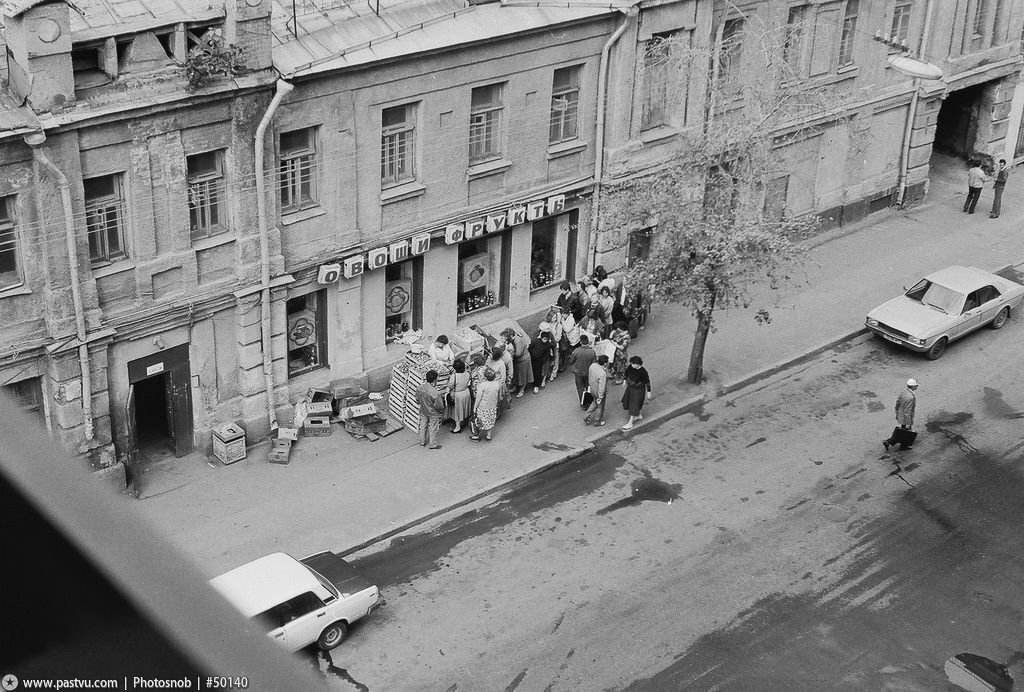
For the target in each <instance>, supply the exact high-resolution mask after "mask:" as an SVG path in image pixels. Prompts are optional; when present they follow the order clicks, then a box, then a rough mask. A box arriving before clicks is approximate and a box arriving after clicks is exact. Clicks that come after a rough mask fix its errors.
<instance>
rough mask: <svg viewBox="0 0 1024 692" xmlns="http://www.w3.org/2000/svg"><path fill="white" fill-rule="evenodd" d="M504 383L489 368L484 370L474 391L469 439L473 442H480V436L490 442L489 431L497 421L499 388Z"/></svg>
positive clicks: (499, 397)
mask: <svg viewBox="0 0 1024 692" xmlns="http://www.w3.org/2000/svg"><path fill="white" fill-rule="evenodd" d="M503 385H504V382H502V381H501V380H499V379H498V376H497V373H495V372H494V371H493V370H491V369H490V368H487V369H486V370H484V379H483V382H481V383H480V386H479V387H478V388H477V391H476V401H474V402H473V422H472V424H471V425H472V429H473V434H472V435H470V436H469V439H471V440H473V441H474V442H478V441H479V440H480V435H483V436H484V437H485V439H486V440H487V441H488V442H490V441H491V431H492V430H493V429H494V425H495V423H496V422H497V421H498V402H499V401H500V400H501V388H502V386H503Z"/></svg>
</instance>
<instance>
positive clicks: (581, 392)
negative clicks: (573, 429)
mask: <svg viewBox="0 0 1024 692" xmlns="http://www.w3.org/2000/svg"><path fill="white" fill-rule="evenodd" d="M560 289H561V293H560V294H559V296H558V299H557V300H556V302H555V304H554V305H552V306H551V308H550V309H549V311H548V313H547V315H546V316H545V318H544V320H543V321H542V322H541V323H540V325H539V326H538V329H537V333H536V335H535V336H533V337H532V338H531V337H528V336H526V335H524V334H521V333H519V332H517V331H516V330H515V329H512V328H511V327H509V328H507V329H505V330H504V331H502V332H501V334H500V335H499V338H498V339H497V341H496V343H495V345H494V346H493V347H491V348H490V349H489V350H486V351H485V352H483V353H475V354H473V355H472V356H470V357H469V358H467V359H462V358H456V357H455V354H454V353H453V351H452V348H451V346H450V344H449V340H448V337H447V336H445V335H443V334H442V335H440V336H438V337H437V338H436V339H435V340H434V343H432V344H431V345H430V346H429V347H428V348H427V354H428V355H429V356H430V357H431V358H432V359H434V360H436V361H438V362H440V363H443V364H445V365H448V366H450V367H452V368H453V370H454V374H453V375H452V378H451V380H450V383H449V392H448V394H447V395H446V396H444V397H443V402H442V404H441V405H439V404H438V402H437V400H436V399H435V398H434V396H432V393H431V392H424V393H423V396H422V397H420V400H421V413H422V414H423V415H422V418H424V419H428V420H429V422H428V423H427V424H426V425H425V426H423V427H424V428H425V429H424V430H421V444H423V445H424V446H429V447H430V448H431V449H437V448H439V447H440V445H439V444H438V443H437V442H436V440H435V439H434V438H435V435H436V430H437V427H435V426H436V425H437V421H440V420H450V421H451V423H452V427H451V433H453V434H458V433H461V432H462V431H463V430H465V429H466V428H469V430H470V436H469V438H470V439H471V440H473V441H480V440H486V441H491V440H492V439H493V436H494V430H495V427H496V425H497V421H498V419H499V417H500V415H501V414H502V412H503V411H506V410H508V409H510V408H511V407H512V400H513V399H519V398H522V397H523V396H524V395H525V394H526V393H527V391H528V390H530V389H532V391H533V393H534V394H539V393H540V391H541V390H542V389H544V388H545V387H546V386H547V385H548V384H549V383H551V382H553V381H554V380H555V378H557V377H558V375H559V374H560V373H563V372H565V371H566V370H568V371H570V372H571V373H572V375H573V377H574V379H575V384H576V395H577V401H578V402H579V404H580V406H581V407H582V408H583V409H584V410H585V411H586V415H585V417H584V423H585V424H586V425H594V426H604V425H606V424H607V421H606V420H605V404H606V402H607V399H608V396H609V393H610V391H611V387H612V386H622V385H624V388H623V392H622V397H621V404H622V407H623V410H624V411H625V412H626V413H627V414H628V420H627V422H626V423H625V425H623V426H622V429H623V430H630V429H632V428H633V426H634V425H635V423H636V421H638V420H640V419H642V418H643V415H642V413H641V410H642V408H643V405H644V403H645V402H646V401H649V400H650V399H652V398H653V395H652V393H651V381H650V377H649V376H648V374H647V371H646V370H645V369H644V367H643V359H641V358H640V357H639V356H631V355H630V354H629V347H630V344H631V343H632V341H633V340H634V339H636V338H637V337H638V335H639V332H640V331H641V330H642V329H643V328H644V326H645V322H646V317H647V310H646V303H645V301H644V299H643V295H642V293H641V292H629V291H627V290H626V288H625V287H624V286H623V285H622V284H621V283H618V284H617V282H616V281H615V279H614V278H612V277H609V276H608V274H607V272H605V271H604V269H603V268H602V267H597V268H596V269H595V271H594V275H593V276H590V277H582V278H580V279H579V280H578V281H577V282H575V283H574V284H573V283H570V282H568V281H563V282H562V284H561V286H560ZM595 346H597V347H598V349H599V350H600V351H601V353H598V350H596V349H595ZM435 377H436V376H435Z"/></svg>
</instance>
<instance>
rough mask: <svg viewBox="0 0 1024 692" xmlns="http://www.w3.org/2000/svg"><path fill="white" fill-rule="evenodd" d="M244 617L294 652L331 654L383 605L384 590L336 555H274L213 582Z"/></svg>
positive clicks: (227, 573)
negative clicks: (358, 623) (353, 626)
mask: <svg viewBox="0 0 1024 692" xmlns="http://www.w3.org/2000/svg"><path fill="white" fill-rule="evenodd" d="M210 585H211V586H213V588H214V589H216V590H217V591H218V592H220V594H221V595H223V596H224V598H226V599H227V600H228V601H229V602H230V603H231V604H232V605H233V606H235V608H237V609H238V610H239V611H240V612H241V613H242V615H244V616H245V617H247V618H252V619H253V620H254V621H256V622H258V623H260V624H261V626H262V627H263V628H264V629H266V631H267V636H269V637H270V638H271V639H273V640H275V641H277V642H279V643H281V644H282V645H283V646H285V647H286V648H288V649H289V650H291V651H297V650H299V649H301V648H302V647H304V646H308V645H309V644H312V643H313V642H316V644H317V646H319V647H320V648H321V649H322V650H324V651H328V650H330V649H333V648H334V647H336V646H338V644H341V642H342V640H343V639H344V638H345V635H346V634H348V628H349V626H350V625H351V624H352V623H354V622H355V621H356V620H359V619H360V618H362V617H365V616H367V615H369V614H370V613H372V612H373V611H374V610H376V609H377V608H379V607H380V606H382V605H384V599H383V598H381V595H380V590H379V589H378V588H377V587H376V586H374V585H373V584H371V583H370V582H369V581H367V580H366V579H365V578H364V577H363V576H362V575H360V574H359V573H358V572H356V570H355V569H354V568H353V567H352V566H351V565H350V564H348V563H347V562H345V561H344V560H343V559H341V558H340V557H338V556H337V555H335V554H334V553H331V552H322V553H317V554H316V555H310V556H309V557H305V558H302V559H301V560H296V559H295V558H293V557H292V556H291V555H286V554H285V553H271V554H270V555H266V556H264V557H261V558H259V559H257V560H253V561H252V562H247V563H246V564H244V565H242V566H241V567H236V568H235V569H233V570H231V571H230V572H225V573H224V574H222V575H220V576H219V577H215V578H213V579H211V580H210Z"/></svg>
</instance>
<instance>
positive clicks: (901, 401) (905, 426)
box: [882, 377, 917, 452]
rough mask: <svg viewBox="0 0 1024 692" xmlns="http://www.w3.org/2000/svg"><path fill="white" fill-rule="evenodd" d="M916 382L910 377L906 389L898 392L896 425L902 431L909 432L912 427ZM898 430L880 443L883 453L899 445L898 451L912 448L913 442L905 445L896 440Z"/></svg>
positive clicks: (915, 401)
mask: <svg viewBox="0 0 1024 692" xmlns="http://www.w3.org/2000/svg"><path fill="white" fill-rule="evenodd" d="M916 391H917V380H915V379H914V378H913V377H911V378H910V379H909V380H907V388H906V389H904V390H903V391H902V392H900V395H899V397H898V398H897V399H896V407H895V408H896V423H897V424H898V425H899V426H900V429H902V430H910V429H911V428H913V427H914V408H915V407H916V406H917V394H915V392H916ZM897 433H898V430H893V435H892V437H890V438H889V439H887V440H883V441H882V446H883V447H885V451H887V452H888V451H889V447H891V446H893V445H896V444H899V446H900V449H910V448H911V447H912V446H913V442H912V441H911V443H910V444H907V443H906V442H905V441H903V440H899V439H896V438H897V437H900V436H899V435H898V434H897Z"/></svg>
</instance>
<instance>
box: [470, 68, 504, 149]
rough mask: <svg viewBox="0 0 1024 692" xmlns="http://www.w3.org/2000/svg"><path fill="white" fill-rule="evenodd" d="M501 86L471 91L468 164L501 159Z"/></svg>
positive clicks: (495, 85) (478, 88)
mask: <svg viewBox="0 0 1024 692" xmlns="http://www.w3.org/2000/svg"><path fill="white" fill-rule="evenodd" d="M501 92H502V85H501V84H492V85H490V86H483V87H477V88H475V89H473V95H472V98H471V104H470V113H469V162H470V163H479V162H480V161H487V160H489V159H497V158H501V111H502V103H501Z"/></svg>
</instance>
